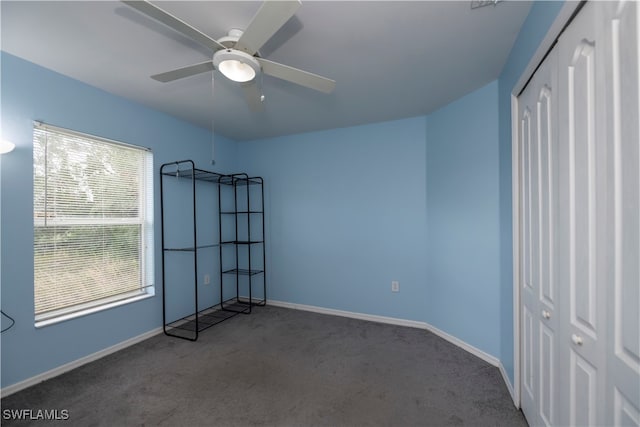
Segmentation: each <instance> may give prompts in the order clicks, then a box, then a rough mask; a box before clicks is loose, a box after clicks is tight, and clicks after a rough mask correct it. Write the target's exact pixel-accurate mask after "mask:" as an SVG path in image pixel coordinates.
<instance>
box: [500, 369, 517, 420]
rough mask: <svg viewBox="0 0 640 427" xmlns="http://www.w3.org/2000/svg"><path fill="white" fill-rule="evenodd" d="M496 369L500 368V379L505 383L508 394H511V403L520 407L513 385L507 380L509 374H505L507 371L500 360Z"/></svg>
mask: <svg viewBox="0 0 640 427" xmlns="http://www.w3.org/2000/svg"><path fill="white" fill-rule="evenodd" d="M498 369H500V373H501V374H502V380H503V381H504V383H505V385H506V386H507V390H508V391H509V394H510V395H511V399H512V400H513V404H514V405H515V407H516V408H518V409H520V404H519V402H518V400H517V398H516V394H515V393H514V391H513V385H512V384H511V381H509V375H507V371H506V370H505V369H504V365H503V364H502V362H500V364H499V365H498Z"/></svg>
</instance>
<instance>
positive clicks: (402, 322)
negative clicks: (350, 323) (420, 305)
mask: <svg viewBox="0 0 640 427" xmlns="http://www.w3.org/2000/svg"><path fill="white" fill-rule="evenodd" d="M267 305H273V306H275V307H284V308H292V309H294V310H303V311H312V312H314V313H320V314H329V315H333V316H341V317H350V318H352V319H360V320H368V321H370V322H378V323H387V324H390V325H398V326H408V327H410V328H418V329H425V330H427V331H429V332H432V333H434V334H436V335H438V336H439V337H440V338H443V339H445V340H447V341H449V342H450V343H452V344H455V345H456V346H458V347H460V348H461V349H463V350H465V351H468V352H469V353H471V354H473V355H474V356H476V357H479V358H480V359H482V360H484V361H485V362H487V363H489V364H490V365H493V366H495V367H498V368H499V367H500V366H502V364H501V363H500V360H498V358H497V357H495V356H492V355H490V354H489V353H486V352H484V351H482V350H480V349H479V348H477V347H474V346H472V345H471V344H468V343H466V342H464V341H462V340H461V339H458V338H456V337H454V336H453V335H449V334H448V333H446V332H444V331H441V330H440V329H438V328H436V327H435V326H432V325H430V324H428V323H427V322H418V321H416V320H406V319H398V318H396V317H386V316H376V315H373V314H365V313H356V312H352V311H343V310H334V309H332V308H324V307H317V306H314V305H305V304H295V303H291V302H284V301H274V300H269V301H267ZM503 376H504V374H503ZM507 384H508V382H507ZM507 387H509V385H507Z"/></svg>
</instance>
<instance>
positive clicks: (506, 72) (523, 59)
mask: <svg viewBox="0 0 640 427" xmlns="http://www.w3.org/2000/svg"><path fill="white" fill-rule="evenodd" d="M563 5H564V3H563V2H562V1H535V2H534V3H533V6H532V7H531V11H530V12H529V15H528V16H527V19H526V20H525V22H524V24H523V26H522V28H521V30H520V34H519V35H518V38H517V39H516V42H515V43H514V45H513V48H512V49H511V53H510V55H509V58H508V59H507V62H506V64H505V66H504V67H503V69H502V73H501V74H500V78H499V79H498V88H499V89H498V91H499V97H498V101H499V105H498V108H499V126H500V127H499V135H500V157H499V162H500V165H499V167H500V266H501V267H500V308H501V310H500V318H501V325H500V336H501V337H502V344H501V349H500V360H501V361H502V365H503V366H504V367H505V370H506V372H507V374H508V375H509V380H510V381H511V384H513V369H514V367H513V258H512V257H513V255H512V253H513V232H512V226H513V222H512V197H511V91H512V90H513V88H514V86H515V85H516V83H517V81H518V79H519V78H520V76H521V75H522V73H523V72H524V69H525V67H526V66H527V65H528V63H529V61H530V60H531V58H532V57H533V55H534V54H535V52H536V50H537V49H538V46H539V45H540V43H541V42H542V39H544V37H545V35H546V34H547V31H548V30H549V27H551V24H552V23H553V21H554V20H555V18H556V16H558V12H560V9H561V8H562V6H563Z"/></svg>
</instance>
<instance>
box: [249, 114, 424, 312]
mask: <svg viewBox="0 0 640 427" xmlns="http://www.w3.org/2000/svg"><path fill="white" fill-rule="evenodd" d="M425 125H426V123H425V118H424V117H419V118H412V119H405V120H399V121H393V122H386V123H378V124H373V125H366V126H358V127H351V128H344V129H336V130H330V131H323V132H313V133H305V134H299V135H293V136H286V137H280V138H273V139H265V140H259V141H253V142H243V143H239V144H238V162H239V163H238V166H239V167H240V169H243V170H248V171H251V173H252V174H257V175H261V176H263V177H264V178H265V180H266V188H265V191H266V197H265V199H266V201H267V206H266V211H267V215H266V221H267V224H266V231H267V242H268V248H267V255H268V271H269V275H268V279H269V297H270V298H271V299H275V300H281V301H287V302H293V303H299V304H309V305H314V306H320V307H327V308H333V309H339V310H348V311H356V312H362V313H370V314H376V315H382V316H392V317H399V318H404V319H412V320H422V319H423V317H424V308H425V303H424V302H425V299H426V297H427V295H426V292H425V289H426V262H425V260H426V244H425V243H426V237H425V236H426V216H425V212H426V176H425V161H424V159H425V150H426V145H425V143H426V134H425V131H426V130H425ZM392 280H398V281H399V282H400V292H399V293H392V292H391V281H392Z"/></svg>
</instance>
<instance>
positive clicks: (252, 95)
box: [242, 80, 264, 112]
mask: <svg viewBox="0 0 640 427" xmlns="http://www.w3.org/2000/svg"><path fill="white" fill-rule="evenodd" d="M242 89H243V90H244V97H245V99H246V100H247V104H249V109H250V110H251V111H254V112H260V111H263V110H264V106H263V105H262V93H261V92H260V89H259V88H258V84H257V83H256V82H255V80H254V81H252V82H249V83H243V84H242Z"/></svg>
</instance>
